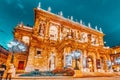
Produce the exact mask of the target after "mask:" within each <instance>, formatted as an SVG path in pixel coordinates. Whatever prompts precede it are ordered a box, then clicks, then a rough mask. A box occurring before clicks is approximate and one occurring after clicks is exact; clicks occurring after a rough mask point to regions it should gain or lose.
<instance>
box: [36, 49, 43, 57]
mask: <svg viewBox="0 0 120 80" xmlns="http://www.w3.org/2000/svg"><path fill="white" fill-rule="evenodd" d="M41 53H42V50H41V49H36V55H35V57H36V58H41V57H42V56H41Z"/></svg>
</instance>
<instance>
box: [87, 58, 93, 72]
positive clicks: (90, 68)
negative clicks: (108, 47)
mask: <svg viewBox="0 0 120 80" xmlns="http://www.w3.org/2000/svg"><path fill="white" fill-rule="evenodd" d="M87 68H88V69H89V71H90V72H94V61H93V57H92V56H88V57H87Z"/></svg>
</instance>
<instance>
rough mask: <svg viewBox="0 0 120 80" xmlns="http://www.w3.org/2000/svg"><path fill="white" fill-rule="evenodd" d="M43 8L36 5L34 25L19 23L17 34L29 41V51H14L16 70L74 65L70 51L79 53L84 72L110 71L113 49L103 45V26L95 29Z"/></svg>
mask: <svg viewBox="0 0 120 80" xmlns="http://www.w3.org/2000/svg"><path fill="white" fill-rule="evenodd" d="M50 10H51V9H50V8H49V9H48V11H45V10H43V9H41V8H40V6H39V7H38V8H35V9H34V12H35V22H34V26H33V28H30V27H29V26H24V25H23V24H19V25H17V27H16V28H15V31H14V38H15V39H17V40H19V41H21V42H24V43H25V44H26V45H28V47H29V49H28V52H27V53H25V54H15V59H14V60H15V61H14V62H15V66H16V68H17V70H22V71H25V72H30V71H33V70H35V69H39V70H40V71H49V70H50V71H52V70H54V69H55V68H64V67H68V66H69V67H72V68H74V67H75V60H74V59H73V58H72V57H71V54H72V53H73V52H75V51H76V50H77V51H78V52H79V53H80V57H79V59H78V60H77V66H78V67H79V70H80V71H82V72H100V71H103V72H105V71H108V64H107V62H109V61H110V57H109V53H110V50H109V48H107V47H104V41H103V37H104V34H103V33H102V31H101V29H100V31H98V30H97V29H92V28H91V26H90V24H89V25H88V27H87V26H85V25H83V24H82V21H81V23H78V22H74V21H73V20H72V19H73V18H72V17H71V19H66V18H64V17H63V16H62V12H60V14H59V15H56V14H53V13H51V12H50Z"/></svg>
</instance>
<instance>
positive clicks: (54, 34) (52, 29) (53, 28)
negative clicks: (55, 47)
mask: <svg viewBox="0 0 120 80" xmlns="http://www.w3.org/2000/svg"><path fill="white" fill-rule="evenodd" d="M49 36H50V39H51V40H57V38H58V28H57V26H55V25H51V26H50V31H49Z"/></svg>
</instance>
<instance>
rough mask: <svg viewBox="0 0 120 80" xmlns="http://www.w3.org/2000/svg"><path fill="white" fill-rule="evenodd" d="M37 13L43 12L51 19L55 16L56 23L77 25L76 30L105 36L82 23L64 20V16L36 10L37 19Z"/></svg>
mask: <svg viewBox="0 0 120 80" xmlns="http://www.w3.org/2000/svg"><path fill="white" fill-rule="evenodd" d="M36 11H38V12H39V13H40V12H41V13H45V14H47V15H49V17H50V16H54V19H55V20H56V21H59V22H64V23H66V24H72V25H75V26H76V28H79V29H80V28H82V29H85V30H86V31H88V32H90V31H89V30H91V32H92V33H93V31H94V32H96V33H97V34H99V35H102V36H104V35H105V34H104V33H101V32H100V31H96V30H95V29H92V28H89V27H87V26H85V25H83V24H80V23H78V22H75V21H72V20H70V19H67V18H64V17H63V16H59V15H56V14H54V13H51V12H49V11H46V10H43V9H37V8H34V12H35V17H36ZM45 14H44V16H45Z"/></svg>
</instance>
